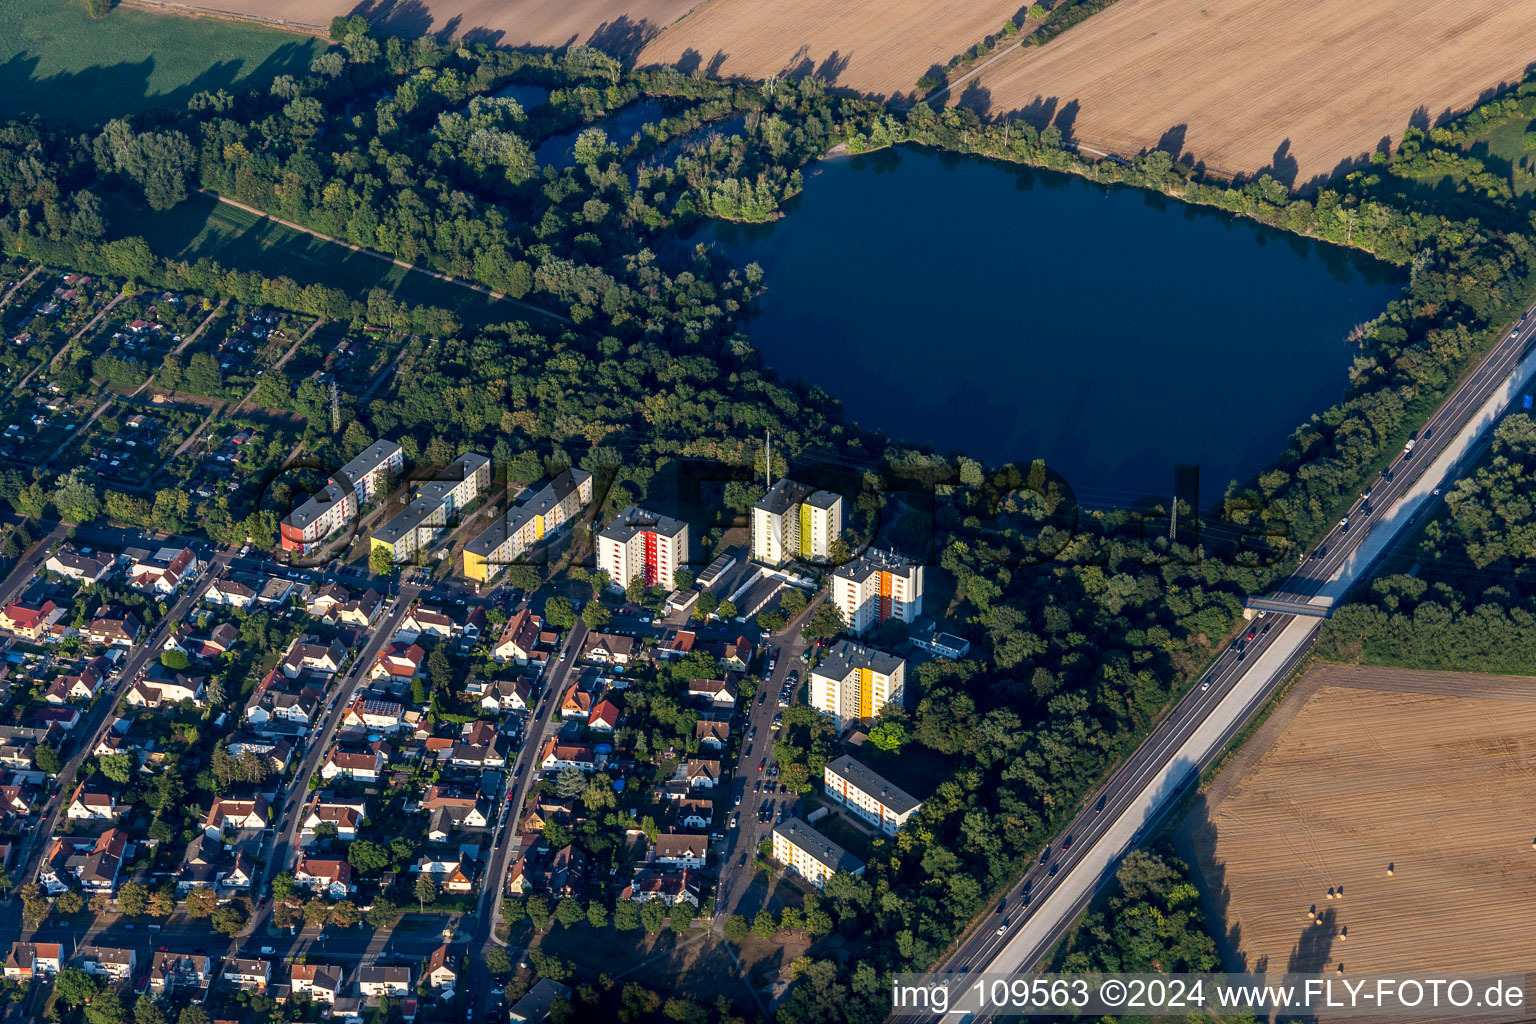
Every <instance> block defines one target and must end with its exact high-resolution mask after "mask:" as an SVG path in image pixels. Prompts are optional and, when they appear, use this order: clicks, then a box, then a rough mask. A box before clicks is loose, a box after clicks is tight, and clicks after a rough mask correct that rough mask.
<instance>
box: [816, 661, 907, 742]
mask: <svg viewBox="0 0 1536 1024" xmlns="http://www.w3.org/2000/svg"><path fill="white" fill-rule="evenodd" d="M906 684H907V663H906V661H904V660H903V659H901V658H899V657H897V656H896V655H894V654H887V653H886V652H884V651H877V650H875V649H874V648H873V647H865V646H864V645H863V644H856V643H854V642H853V641H851V640H840V641H838V642H837V643H835V644H833V645H832V647H831V648H830V649H829V650H828V651H827V656H826V658H824V659H823V660H822V662H821V664H820V665H817V666H816V667H815V668H814V669H812V670H811V682H810V701H811V707H813V708H815V709H816V710H817V711H820V712H821V713H822V714H825V715H831V716H832V718H833V720H835V721H836V722H837V728H838V730H839V731H841V730H843V729H845V728H847V727H848V726H850V725H852V724H853V723H854V722H857V721H859V720H860V719H865V718H874V717H875V716H876V715H878V714H879V713H880V709H881V708H883V707H885V706H886V705H887V704H895V705H897V706H898V707H899V706H900V705H901V702H902V698H903V696H904V694H905V693H906Z"/></svg>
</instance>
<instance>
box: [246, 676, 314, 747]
mask: <svg viewBox="0 0 1536 1024" xmlns="http://www.w3.org/2000/svg"><path fill="white" fill-rule="evenodd" d="M323 699H324V698H323V697H322V696H321V693H320V691H319V690H316V689H312V688H310V687H305V688H304V689H301V690H299V691H297V692H293V691H290V690H278V689H275V688H273V687H271V686H264V687H262V688H261V689H259V690H257V691H256V693H255V695H254V696H252V697H251V699H250V702H249V703H247V704H246V706H245V723H246V725H248V726H250V727H251V728H252V729H257V730H265V729H266V728H267V727H268V726H270V725H272V724H273V723H274V722H289V723H292V724H293V725H296V726H298V727H299V732H300V734H301V735H302V734H303V733H304V732H307V731H308V730H309V728H310V726H312V725H313V724H314V722H315V720H316V718H317V717H318V716H319V713H320V704H321V701H322V700H323Z"/></svg>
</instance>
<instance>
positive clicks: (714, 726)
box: [693, 721, 731, 750]
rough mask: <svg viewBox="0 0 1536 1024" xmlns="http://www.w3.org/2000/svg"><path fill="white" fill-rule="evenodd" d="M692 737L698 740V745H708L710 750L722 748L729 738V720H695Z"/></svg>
mask: <svg viewBox="0 0 1536 1024" xmlns="http://www.w3.org/2000/svg"><path fill="white" fill-rule="evenodd" d="M693 738H694V739H696V740H698V741H699V746H701V747H708V748H709V749H710V750H723V749H724V748H725V745H726V744H727V743H729V742H730V739H731V723H730V722H710V721H704V722H697V723H695V724H694V727H693Z"/></svg>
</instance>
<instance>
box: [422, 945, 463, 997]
mask: <svg viewBox="0 0 1536 1024" xmlns="http://www.w3.org/2000/svg"><path fill="white" fill-rule="evenodd" d="M456 960H457V958H456V957H455V956H454V955H453V954H452V952H450V951H449V949H448V947H447V946H438V947H437V948H436V949H434V950H433V951H432V955H431V956H429V957H427V984H429V985H431V986H432V987H433V988H435V989H442V990H443V998H444V999H447V998H450V997H452V995H453V986H454V984H455V983H456V982H458V980H459V972H458V971H457V970H455V969H454V962H455V961H456Z"/></svg>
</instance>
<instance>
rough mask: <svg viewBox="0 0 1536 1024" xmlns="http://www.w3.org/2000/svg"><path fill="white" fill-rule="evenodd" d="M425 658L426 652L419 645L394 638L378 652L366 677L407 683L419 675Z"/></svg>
mask: <svg viewBox="0 0 1536 1024" xmlns="http://www.w3.org/2000/svg"><path fill="white" fill-rule="evenodd" d="M426 660H427V652H426V651H424V650H422V649H421V648H420V647H419V646H417V645H416V644H407V643H405V642H403V641H400V640H396V641H394V642H393V643H391V644H390V645H389V646H388V647H385V648H384V649H383V650H381V651H380V652H379V654H378V657H377V659H376V660H375V661H374V664H373V668H372V669H371V670H369V672H368V678H369V679H388V680H390V681H391V682H398V683H401V684H402V685H403V684H407V683H409V682H410V681H411V680H412V679H415V678H416V677H417V676H419V675H421V666H422V665H423V664H424V663H425V662H426Z"/></svg>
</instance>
